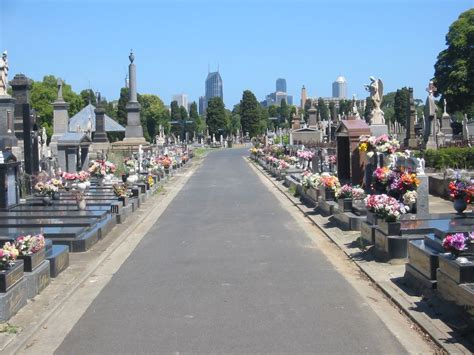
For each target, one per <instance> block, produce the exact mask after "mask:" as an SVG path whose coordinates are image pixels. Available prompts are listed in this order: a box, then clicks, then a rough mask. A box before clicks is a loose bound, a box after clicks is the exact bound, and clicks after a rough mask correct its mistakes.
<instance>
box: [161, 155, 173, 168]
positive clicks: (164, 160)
mask: <svg viewBox="0 0 474 355" xmlns="http://www.w3.org/2000/svg"><path fill="white" fill-rule="evenodd" d="M159 163H160V164H161V165H162V166H163V168H165V169H169V168H170V167H171V164H172V163H173V162H172V161H171V158H169V157H167V156H164V157H160V158H159Z"/></svg>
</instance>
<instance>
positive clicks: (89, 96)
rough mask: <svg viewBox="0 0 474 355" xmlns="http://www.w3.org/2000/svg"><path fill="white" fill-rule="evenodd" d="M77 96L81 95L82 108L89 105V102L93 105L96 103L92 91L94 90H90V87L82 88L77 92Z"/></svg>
mask: <svg viewBox="0 0 474 355" xmlns="http://www.w3.org/2000/svg"><path fill="white" fill-rule="evenodd" d="M79 96H80V97H81V100H82V107H83V108H84V107H86V106H87V105H89V102H90V103H91V104H92V105H94V106H96V105H97V99H96V97H95V93H94V91H92V89H87V90H82V91H81V92H80V93H79Z"/></svg>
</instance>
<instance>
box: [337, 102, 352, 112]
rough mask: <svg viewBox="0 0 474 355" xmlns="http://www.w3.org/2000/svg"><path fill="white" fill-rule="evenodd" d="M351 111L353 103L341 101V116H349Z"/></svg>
mask: <svg viewBox="0 0 474 355" xmlns="http://www.w3.org/2000/svg"><path fill="white" fill-rule="evenodd" d="M351 110H352V101H351V100H346V99H343V100H340V101H339V114H340V115H341V116H343V115H346V116H347V115H349V113H350V112H351Z"/></svg>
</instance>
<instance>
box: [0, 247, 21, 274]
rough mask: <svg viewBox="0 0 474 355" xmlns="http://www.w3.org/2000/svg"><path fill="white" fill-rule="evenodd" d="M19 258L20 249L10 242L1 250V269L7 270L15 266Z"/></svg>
mask: <svg viewBox="0 0 474 355" xmlns="http://www.w3.org/2000/svg"><path fill="white" fill-rule="evenodd" d="M17 257H18V249H16V248H15V246H14V245H13V244H11V243H10V242H6V243H5V244H4V245H3V248H1V249H0V267H1V268H2V269H6V268H9V267H12V266H13V265H15V260H16V258H17Z"/></svg>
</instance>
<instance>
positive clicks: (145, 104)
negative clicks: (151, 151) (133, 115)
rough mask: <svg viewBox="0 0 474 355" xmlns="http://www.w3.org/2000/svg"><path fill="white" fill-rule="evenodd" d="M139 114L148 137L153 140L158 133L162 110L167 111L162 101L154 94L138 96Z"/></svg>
mask: <svg viewBox="0 0 474 355" xmlns="http://www.w3.org/2000/svg"><path fill="white" fill-rule="evenodd" d="M140 105H141V109H140V115H141V119H142V121H143V122H144V123H145V127H146V131H147V133H148V138H149V140H150V141H153V140H154V138H155V136H156V135H157V134H158V128H159V125H160V124H161V121H162V119H161V118H162V117H163V114H164V111H168V110H167V109H166V108H165V105H164V104H163V101H162V100H161V99H160V98H159V97H158V96H156V95H151V94H144V95H141V96H140Z"/></svg>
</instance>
